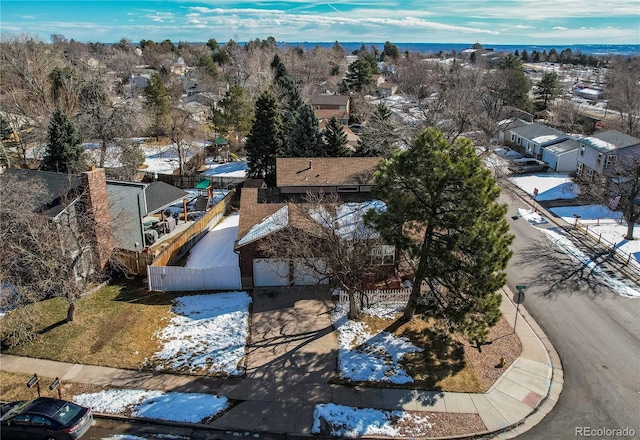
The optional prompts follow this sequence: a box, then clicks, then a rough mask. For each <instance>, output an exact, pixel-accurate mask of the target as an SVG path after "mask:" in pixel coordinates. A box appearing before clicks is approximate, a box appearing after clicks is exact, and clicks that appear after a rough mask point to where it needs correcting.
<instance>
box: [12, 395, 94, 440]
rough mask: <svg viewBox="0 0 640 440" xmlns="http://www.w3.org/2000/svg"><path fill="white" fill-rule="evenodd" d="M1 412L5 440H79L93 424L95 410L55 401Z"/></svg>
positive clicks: (28, 402)
mask: <svg viewBox="0 0 640 440" xmlns="http://www.w3.org/2000/svg"><path fill="white" fill-rule="evenodd" d="M0 411H1V412H2V418H0V437H1V438H2V440H19V439H25V440H32V439H33V440H62V439H65V440H69V439H73V440H75V439H78V438H80V437H82V436H83V435H84V434H85V433H86V432H87V431H88V430H89V428H90V427H91V423H92V422H93V414H92V413H91V408H87V407H85V406H80V405H76V404H75V403H72V402H67V401H66V400H60V399H53V398H51V397H38V398H37V399H33V400H23V401H18V402H12V403H7V404H5V405H2V408H1V409H0Z"/></svg>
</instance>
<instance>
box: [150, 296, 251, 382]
mask: <svg viewBox="0 0 640 440" xmlns="http://www.w3.org/2000/svg"><path fill="white" fill-rule="evenodd" d="M250 304H251V297H250V296H249V295H248V294H247V293H246V292H226V293H216V294H211V295H194V296H182V297H179V298H176V299H175V300H174V306H173V312H174V313H176V314H177V316H175V317H174V318H172V319H171V322H170V323H169V325H168V326H167V327H165V328H164V329H162V330H161V331H160V332H159V334H158V337H159V339H160V341H161V342H162V344H163V348H162V349H161V350H160V351H159V352H156V353H155V354H154V355H153V356H152V357H151V358H150V359H148V360H147V362H149V363H151V364H153V365H156V368H157V369H158V370H169V371H187V372H204V373H207V374H214V373H223V374H230V375H240V374H242V373H243V372H244V365H243V364H244V358H245V346H246V343H247V337H248V334H249V305H250Z"/></svg>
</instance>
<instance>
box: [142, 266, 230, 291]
mask: <svg viewBox="0 0 640 440" xmlns="http://www.w3.org/2000/svg"><path fill="white" fill-rule="evenodd" d="M147 280H148V283H149V290H151V291H161V292H176V291H185V292H190V291H200V290H239V289H241V287H242V286H241V284H240V267H239V266H226V267H208V268H204V269H200V268H193V267H180V266H147Z"/></svg>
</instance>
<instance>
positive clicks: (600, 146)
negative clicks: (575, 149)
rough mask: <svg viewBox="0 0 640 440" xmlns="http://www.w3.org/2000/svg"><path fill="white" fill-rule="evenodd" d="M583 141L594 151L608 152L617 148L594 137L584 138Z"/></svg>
mask: <svg viewBox="0 0 640 440" xmlns="http://www.w3.org/2000/svg"><path fill="white" fill-rule="evenodd" d="M583 141H584V142H586V143H587V144H589V145H591V146H592V147H593V148H595V149H596V150H606V151H609V150H615V149H616V148H617V147H616V146H615V145H614V144H612V143H610V142H607V141H603V140H602V139H598V138H596V137H591V136H589V137H586V138H584V139H583Z"/></svg>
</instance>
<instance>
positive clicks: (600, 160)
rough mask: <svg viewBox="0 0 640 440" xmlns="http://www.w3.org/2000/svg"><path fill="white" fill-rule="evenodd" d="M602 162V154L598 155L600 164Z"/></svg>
mask: <svg viewBox="0 0 640 440" xmlns="http://www.w3.org/2000/svg"><path fill="white" fill-rule="evenodd" d="M601 162H602V153H598V163H601Z"/></svg>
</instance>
